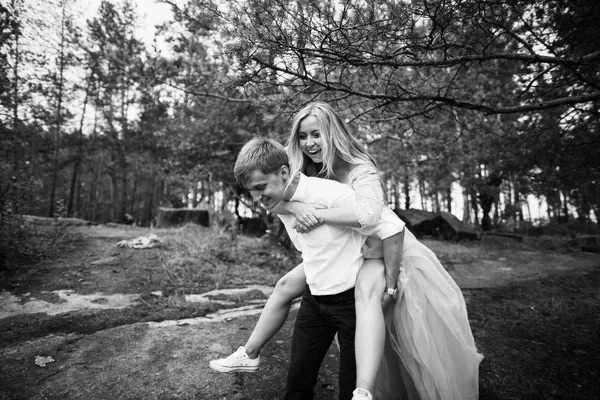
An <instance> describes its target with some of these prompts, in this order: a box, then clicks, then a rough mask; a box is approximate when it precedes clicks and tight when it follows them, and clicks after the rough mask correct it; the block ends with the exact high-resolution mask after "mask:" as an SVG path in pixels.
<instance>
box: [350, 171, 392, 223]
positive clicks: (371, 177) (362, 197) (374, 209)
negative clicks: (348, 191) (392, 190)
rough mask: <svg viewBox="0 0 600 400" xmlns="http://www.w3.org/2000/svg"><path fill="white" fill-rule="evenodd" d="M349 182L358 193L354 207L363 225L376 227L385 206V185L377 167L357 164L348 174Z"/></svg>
mask: <svg viewBox="0 0 600 400" xmlns="http://www.w3.org/2000/svg"><path fill="white" fill-rule="evenodd" d="M348 184H349V185H350V186H351V187H352V189H353V190H354V192H355V193H356V203H355V206H354V207H355V212H356V215H357V216H358V222H360V225H361V227H363V228H371V227H374V226H375V225H377V223H378V221H379V218H380V217H381V212H382V211H383V207H385V200H384V199H385V197H384V193H383V187H382V186H381V181H380V180H379V172H378V171H377V168H375V166H374V165H372V164H360V165H357V166H356V167H354V168H353V169H352V170H351V171H350V173H349V174H348Z"/></svg>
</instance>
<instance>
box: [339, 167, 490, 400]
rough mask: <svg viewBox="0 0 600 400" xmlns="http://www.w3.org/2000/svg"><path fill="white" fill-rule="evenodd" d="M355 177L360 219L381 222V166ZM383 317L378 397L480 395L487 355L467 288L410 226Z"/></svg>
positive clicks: (445, 399) (437, 399) (463, 399)
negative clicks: (475, 330)
mask: <svg viewBox="0 0 600 400" xmlns="http://www.w3.org/2000/svg"><path fill="white" fill-rule="evenodd" d="M348 181H349V184H350V185H351V186H352V188H353V189H354V191H355V193H356V197H357V201H356V213H357V215H358V217H359V221H360V222H361V225H362V226H363V227H368V226H373V225H375V224H376V223H377V221H378V220H379V218H381V212H382V209H383V207H385V205H384V198H383V188H382V187H381V183H380V180H379V176H378V173H377V170H376V169H375V167H374V166H372V165H369V164H363V165H359V166H357V167H355V168H354V169H353V170H352V171H351V173H350V175H349V176H348ZM379 247H380V246H379ZM369 251H370V252H371V254H370V255H367V254H365V257H368V258H382V256H381V254H382V253H381V252H380V251H381V250H379V253H378V251H377V249H373V248H371V249H369ZM384 318H385V322H386V328H387V329H386V331H387V332H386V343H385V355H384V360H383V363H382V366H381V370H380V371H379V374H378V381H377V385H376V388H375V390H374V393H373V395H374V398H375V399H377V400H392V399H394V400H395V399H399V400H400V399H402V400H404V399H409V400H416V399H418V400H469V399H477V398H478V395H479V388H478V386H479V363H480V362H481V360H482V359H483V356H482V355H481V354H480V353H478V352H477V348H476V347H475V341H474V339H473V334H472V332H471V327H470V325H469V319H468V317H467V309H466V304H465V300H464V298H463V295H462V292H461V290H460V288H459V287H458V286H457V285H456V283H455V282H454V280H453V279H452V277H451V276H450V275H449V274H448V273H447V272H446V270H445V269H444V267H443V266H442V264H441V263H440V261H439V260H438V259H437V257H436V256H435V254H434V253H433V252H432V251H431V250H430V249H429V248H427V247H426V246H425V245H423V244H422V243H421V242H419V241H418V240H417V239H416V238H415V236H414V235H413V234H412V232H410V231H409V230H408V229H406V228H405V235H404V246H403V253H402V266H401V268H400V274H399V276H398V298H397V299H396V300H395V301H393V302H392V303H391V304H390V305H389V306H387V307H385V308H384ZM400 378H401V379H400Z"/></svg>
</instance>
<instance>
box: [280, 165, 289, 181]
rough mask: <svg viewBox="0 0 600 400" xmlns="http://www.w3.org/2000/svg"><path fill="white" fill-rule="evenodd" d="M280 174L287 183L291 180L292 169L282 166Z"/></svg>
mask: <svg viewBox="0 0 600 400" xmlns="http://www.w3.org/2000/svg"><path fill="white" fill-rule="evenodd" d="M280 173H281V177H282V178H283V180H284V181H285V182H287V180H288V179H289V178H290V167H288V166H287V165H282V166H281V170H280Z"/></svg>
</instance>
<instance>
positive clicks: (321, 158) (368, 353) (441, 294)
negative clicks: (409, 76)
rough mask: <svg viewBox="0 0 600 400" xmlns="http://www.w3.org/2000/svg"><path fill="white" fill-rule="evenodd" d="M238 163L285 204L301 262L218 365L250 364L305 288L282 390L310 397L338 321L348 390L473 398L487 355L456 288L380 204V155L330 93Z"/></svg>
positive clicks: (261, 189)
mask: <svg viewBox="0 0 600 400" xmlns="http://www.w3.org/2000/svg"><path fill="white" fill-rule="evenodd" d="M288 156H289V164H288ZM297 171H303V172H304V173H306V174H307V175H313V176H314V175H316V176H323V177H325V178H330V180H322V179H316V178H308V177H306V176H305V175H304V174H301V173H298V172H297ZM235 173H236V178H237V179H238V180H239V181H240V183H242V184H244V185H245V186H246V187H247V188H248V189H250V190H251V191H252V195H253V197H255V198H259V199H260V200H261V202H263V205H264V206H265V207H266V208H268V209H270V210H271V211H273V212H274V213H277V214H279V215H280V217H281V219H282V221H283V222H284V224H285V226H286V229H287V230H288V232H289V233H290V237H291V239H292V241H293V242H294V244H295V245H296V246H297V248H298V249H299V250H301V251H302V256H303V263H302V264H301V265H299V266H298V267H296V268H295V269H294V270H292V271H291V272H289V273H288V274H286V275H285V276H284V277H283V278H282V279H281V280H280V281H279V282H278V284H277V286H276V287H275V290H274V292H273V294H272V295H271V297H270V298H269V300H268V302H267V304H266V305H265V309H264V310H263V313H262V315H261V317H260V319H259V321H258V323H257V326H256V327H255V329H254V331H253V333H252V335H251V336H250V338H249V339H248V341H247V343H246V345H245V346H243V347H240V349H238V351H236V352H235V353H234V354H232V355H231V356H229V357H227V358H225V359H221V360H213V361H211V364H210V365H211V368H213V369H216V370H218V371H223V372H234V371H243V370H255V369H256V368H257V367H258V364H259V362H260V357H259V356H258V354H259V352H260V350H261V348H262V346H264V344H265V343H266V342H267V341H268V340H269V339H270V338H271V337H272V336H273V335H274V334H275V333H276V332H277V330H278V329H279V328H280V327H281V325H282V324H283V323H284V322H285V319H286V317H287V314H288V311H289V307H290V305H291V301H292V300H293V299H294V298H296V297H298V296H300V295H303V299H302V303H301V307H300V310H299V311H298V316H297V319H296V325H295V327H294V336H293V344H292V358H291V363H290V369H289V373H288V382H287V385H286V396H285V398H286V399H296V398H297V399H310V398H312V396H313V387H314V385H315V383H316V379H317V374H318V369H319V366H320V363H321V361H322V359H323V356H324V355H325V352H326V351H327V349H328V348H329V345H330V343H331V341H332V339H333V335H334V334H335V333H336V332H337V333H338V339H339V345H340V353H341V359H340V398H341V399H350V398H354V399H369V398H376V399H381V400H384V399H404V398H406V399H422V400H424V399H474V398H477V394H478V389H477V387H478V366H479V362H480V360H481V355H479V354H478V353H477V351H476V349H475V345H474V341H473V336H472V334H471V330H470V327H469V323H468V319H467V315H466V307H465V304H464V299H463V297H462V294H461V292H460V289H459V288H458V287H457V286H456V284H455V283H454V281H453V280H452V279H451V278H450V276H449V275H448V274H447V273H446V271H445V270H444V269H443V267H442V266H441V264H440V263H439V261H438V260H437V258H436V257H435V255H434V254H433V253H432V252H431V251H430V250H429V249H428V248H427V247H425V246H424V245H422V244H421V243H419V242H418V241H417V240H416V239H415V238H414V236H413V235H412V234H411V233H410V232H409V231H408V230H406V229H405V228H404V226H403V223H402V222H401V221H400V220H399V219H398V218H397V217H396V216H395V214H393V213H392V212H391V210H389V208H387V207H385V205H384V200H383V199H384V196H383V190H382V187H381V184H380V182H379V179H378V174H377V170H376V167H375V164H374V162H373V160H372V159H371V158H370V157H369V156H368V154H367V153H366V152H365V151H364V150H363V149H362V147H361V145H360V143H359V142H358V141H357V140H356V139H355V138H354V137H352V136H351V135H350V134H349V132H348V130H347V128H346V126H345V124H344V123H343V122H342V120H341V119H340V117H339V116H338V115H337V114H336V113H335V112H334V111H333V110H332V109H331V108H330V107H329V106H328V105H327V104H325V103H312V104H310V105H308V106H307V107H305V108H304V109H303V110H301V111H300V112H299V113H298V115H297V116H296V118H295V120H294V124H293V127H292V134H291V137H290V140H289V143H288V152H287V153H286V152H285V151H284V150H283V148H282V147H281V146H280V145H278V144H277V143H275V142H272V141H269V140H264V139H255V140H253V141H251V142H250V143H248V144H247V145H246V146H244V148H243V149H242V151H241V152H240V155H239V156H238V160H237V162H236V169H235ZM333 179H335V180H337V181H339V182H341V183H342V184H339V183H336V182H335V181H333ZM305 203H308V204H305ZM316 204H318V205H319V208H317V207H315V205H316ZM320 206H326V207H327V208H320ZM323 223H325V225H322V224H323ZM293 224H295V225H293ZM294 228H295V229H294ZM351 228H354V229H351ZM299 232H308V233H305V234H300V233H299ZM368 235H372V236H369V237H368V238H367V236H368ZM361 251H362V254H361ZM363 256H364V258H365V259H364V260H363ZM382 259H383V261H382ZM363 261H364V262H363ZM401 262H402V269H401V270H399V267H400V263H401ZM361 264H362V266H361ZM354 286H356V287H354ZM305 289H306V290H305ZM398 291H399V292H400V293H397V292H398ZM397 294H399V297H398V298H397V299H392V298H393V297H396V295H397ZM355 295H356V297H355ZM382 296H383V303H384V306H383V309H382ZM355 310H356V311H355ZM355 331H356V338H355V337H354V335H355ZM354 388H356V390H354V397H352V391H353V389H354ZM371 393H372V394H371ZM372 396H373V397H372Z"/></svg>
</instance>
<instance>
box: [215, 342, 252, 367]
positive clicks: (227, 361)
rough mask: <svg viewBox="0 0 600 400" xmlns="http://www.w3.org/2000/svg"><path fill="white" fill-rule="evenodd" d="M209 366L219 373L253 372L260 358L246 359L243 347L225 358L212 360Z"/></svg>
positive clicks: (246, 355)
mask: <svg viewBox="0 0 600 400" xmlns="http://www.w3.org/2000/svg"><path fill="white" fill-rule="evenodd" d="M209 365H210V367H211V368H212V369H214V370H215V371H219V372H254V371H256V370H257V369H258V366H259V365H260V356H258V357H256V358H255V359H252V358H250V357H248V354H247V353H246V349H245V348H244V346H240V348H239V349H237V350H236V351H235V353H233V354H231V355H230V356H228V357H226V358H221V359H219V360H212V361H211V362H210V364H209Z"/></svg>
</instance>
